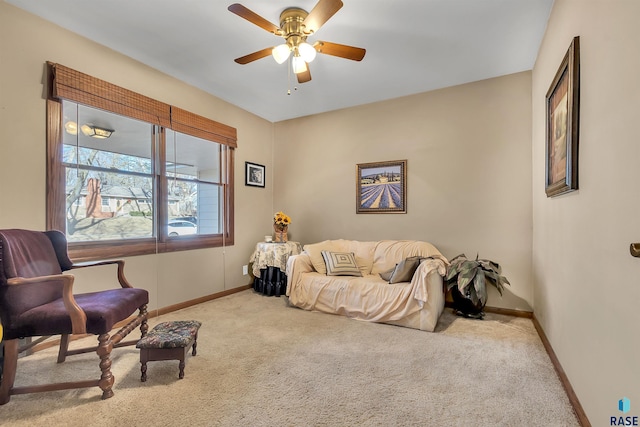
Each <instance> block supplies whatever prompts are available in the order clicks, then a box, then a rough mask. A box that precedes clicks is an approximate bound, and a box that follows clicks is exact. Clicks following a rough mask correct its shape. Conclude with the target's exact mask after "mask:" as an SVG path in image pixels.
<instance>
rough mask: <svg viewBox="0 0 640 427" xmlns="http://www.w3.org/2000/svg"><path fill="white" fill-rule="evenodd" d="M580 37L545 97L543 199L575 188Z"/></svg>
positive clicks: (570, 47) (572, 46) (576, 182)
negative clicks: (544, 193)
mask: <svg viewBox="0 0 640 427" xmlns="http://www.w3.org/2000/svg"><path fill="white" fill-rule="evenodd" d="M579 107H580V38H579V37H574V39H573V40H572V42H571V45H570V46H569V50H567V53H566V54H565V56H564V59H563V60H562V63H561V64H560V68H559V69H558V71H557V73H556V75H555V77H554V79H553V82H552V83H551V86H550V87H549V91H548V92H547V96H546V122H547V123H546V174H545V180H546V182H545V192H546V193H547V197H553V196H558V195H560V194H564V193H568V192H570V191H574V190H577V189H578V130H579V129H578V128H579V116H580V114H579Z"/></svg>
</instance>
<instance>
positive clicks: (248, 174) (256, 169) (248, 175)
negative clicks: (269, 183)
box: [244, 162, 265, 188]
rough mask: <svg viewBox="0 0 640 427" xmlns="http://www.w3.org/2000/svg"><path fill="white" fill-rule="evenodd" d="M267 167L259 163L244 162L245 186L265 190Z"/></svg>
mask: <svg viewBox="0 0 640 427" xmlns="http://www.w3.org/2000/svg"><path fill="white" fill-rule="evenodd" d="M264 182H265V167H264V165H260V164H258V163H251V162H244V185H248V186H250V187H262V188H264Z"/></svg>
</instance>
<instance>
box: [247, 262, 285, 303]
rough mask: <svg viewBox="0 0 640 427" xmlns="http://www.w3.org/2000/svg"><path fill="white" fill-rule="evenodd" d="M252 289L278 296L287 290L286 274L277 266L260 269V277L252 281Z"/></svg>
mask: <svg viewBox="0 0 640 427" xmlns="http://www.w3.org/2000/svg"><path fill="white" fill-rule="evenodd" d="M253 289H254V290H255V291H256V292H258V293H261V294H263V295H266V296H269V297H271V296H274V297H279V296H280V295H284V294H285V292H286V291H287V275H286V274H285V273H284V272H283V271H280V269H279V268H278V267H267V268H261V269H260V277H256V278H255V279H254V281H253Z"/></svg>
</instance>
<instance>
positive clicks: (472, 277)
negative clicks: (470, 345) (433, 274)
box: [445, 254, 510, 319]
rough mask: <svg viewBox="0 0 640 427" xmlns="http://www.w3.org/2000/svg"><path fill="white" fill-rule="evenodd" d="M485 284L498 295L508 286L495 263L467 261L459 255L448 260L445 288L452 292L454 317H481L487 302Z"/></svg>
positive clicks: (463, 256)
mask: <svg viewBox="0 0 640 427" xmlns="http://www.w3.org/2000/svg"><path fill="white" fill-rule="evenodd" d="M487 283H489V284H491V285H493V286H495V287H496V289H497V290H498V292H500V295H502V290H503V289H504V285H505V284H507V285H510V283H509V281H508V280H507V278H506V277H504V276H503V275H502V268H501V267H500V265H499V264H498V263H495V262H493V261H490V260H487V259H478V256H477V255H476V259H475V260H469V259H467V257H466V256H465V255H464V254H462V255H458V256H457V257H455V258H453V259H452V260H451V263H450V264H449V267H448V268H447V275H446V276H445V285H446V287H447V290H448V291H451V296H452V298H453V308H454V310H455V312H456V314H458V315H460V316H464V317H471V318H474V319H482V318H483V317H484V311H483V310H484V306H485V305H486V303H487Z"/></svg>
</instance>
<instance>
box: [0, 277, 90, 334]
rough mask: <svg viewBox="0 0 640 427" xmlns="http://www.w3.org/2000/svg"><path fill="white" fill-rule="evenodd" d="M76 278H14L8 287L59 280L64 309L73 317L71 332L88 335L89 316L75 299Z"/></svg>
mask: <svg viewBox="0 0 640 427" xmlns="http://www.w3.org/2000/svg"><path fill="white" fill-rule="evenodd" d="M74 279H75V277H74V276H73V275H72V274H52V275H49V276H39V277H31V278H24V277H13V278H11V279H7V284H8V285H23V284H28V283H41V282H48V281H52V280H59V281H62V283H63V286H64V287H63V289H62V300H63V302H64V307H65V308H66V309H67V311H68V312H69V317H71V330H72V333H74V334H86V333H87V315H86V314H85V312H84V310H83V309H82V308H80V306H79V305H78V303H76V300H75V298H74V297H73V281H74Z"/></svg>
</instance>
